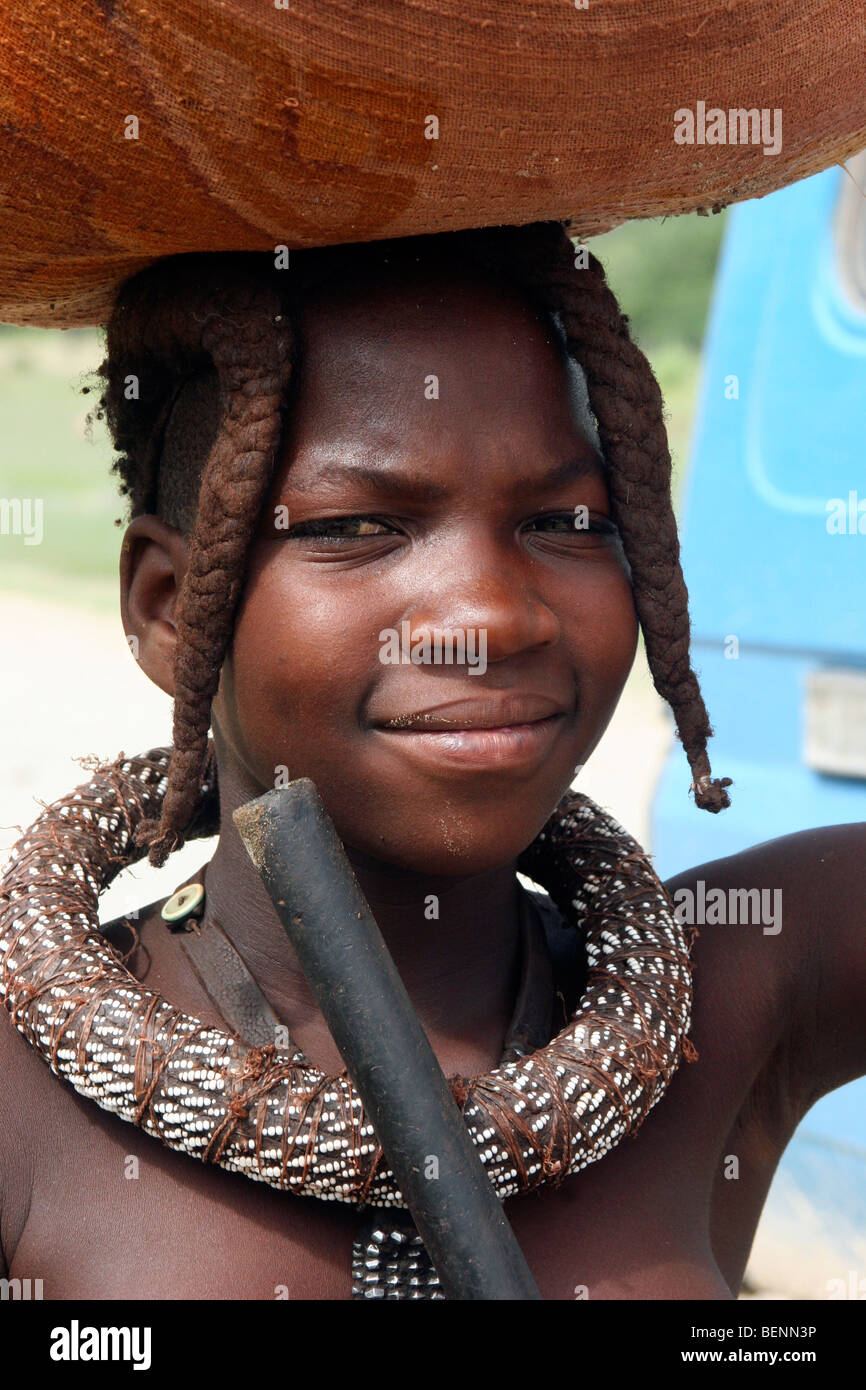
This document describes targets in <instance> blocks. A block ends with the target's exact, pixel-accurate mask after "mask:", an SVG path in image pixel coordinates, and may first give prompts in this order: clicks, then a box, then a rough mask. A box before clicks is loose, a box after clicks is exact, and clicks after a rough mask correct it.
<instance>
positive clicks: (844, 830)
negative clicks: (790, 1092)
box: [666, 822, 866, 1113]
mask: <svg viewBox="0 0 866 1390" xmlns="http://www.w3.org/2000/svg"><path fill="white" fill-rule="evenodd" d="M666 887H667V889H668V891H669V893H670V894H671V897H672V899H673V902H674V906H675V909H676V911H677V914H678V916H679V917H680V920H681V921H684V922H689V923H692V924H694V925H695V926H696V927H697V928H698V932H699V938H698V942H697V945H696V948H695V955H696V960H697V961H698V962H699V963H703V964H704V965H708V966H709V968H710V969H711V970H712V971H713V973H714V975H715V978H716V979H717V980H718V979H719V977H720V976H721V977H724V978H725V980H726V981H727V982H728V983H729V984H730V985H731V986H732V987H736V988H738V989H739V990H740V991H741V992H742V993H744V994H745V995H748V994H749V992H753V993H760V995H761V999H762V1007H765V1008H768V1007H769V1008H772V1010H773V1012H774V1014H775V1016H776V1017H777V1018H778V1019H779V1026H780V1028H781V1029H782V1030H783V1032H784V1036H785V1038H787V1039H788V1040H789V1041H790V1042H791V1044H792V1046H794V1047H796V1051H797V1053H798V1056H799V1057H800V1058H801V1059H802V1062H801V1064H800V1066H798V1074H799V1076H800V1078H801V1084H802V1086H803V1088H804V1093H803V1096H802V1098H801V1099H802V1103H803V1106H804V1113H805V1110H806V1109H808V1108H809V1106H811V1105H812V1104H814V1102H815V1101H816V1100H818V1099H819V1097H820V1096H821V1095H824V1094H826V1092H827V1091H831V1090H834V1089H835V1088H836V1087H837V1086H841V1085H844V1084H845V1083H846V1082H847V1081H851V1080H854V1079H855V1078H856V1077H858V1076H862V1075H863V1074H864V1073H866V1010H864V1008H863V1000H864V998H866V823H862V822H857V823H854V824H846V825H831V826H821V827H818V828H815V829H810V830H802V831H799V832H797V833H796V834H792V835H784V836H781V837H779V838H777V839H773V840H767V841H764V842H763V843H761V844H758V845H754V846H752V847H750V848H749V849H746V850H743V851H741V852H740V853H737V854H732V855H729V856H727V857H726V858H723V859H718V860H714V861H711V862H708V863H705V864H701V865H699V866H697V867H695V868H692V869H688V870H685V871H684V872H682V873H680V874H677V875H676V876H675V877H674V878H671V879H668V880H667V883H666Z"/></svg>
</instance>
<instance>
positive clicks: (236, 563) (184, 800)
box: [108, 258, 292, 866]
mask: <svg viewBox="0 0 866 1390" xmlns="http://www.w3.org/2000/svg"><path fill="white" fill-rule="evenodd" d="M243 261H244V258H240V260H238V261H235V262H234V263H232V264H227V265H224V266H222V267H221V268H220V271H219V275H218V277H217V278H216V279H215V281H212V282H211V284H209V285H207V287H206V290H203V289H199V288H198V287H197V286H196V284H195V283H194V284H193V285H192V286H190V287H189V288H187V287H185V286H184V284H183V280H182V277H180V278H179V279H178V281H177V282H176V283H175V285H173V286H172V287H170V288H167V286H166V282H165V276H164V273H162V274H159V276H158V284H159V293H158V295H155V294H153V292H152V286H151V285H150V283H149V278H150V277H149V276H148V273H147V272H144V273H143V274H142V275H141V276H139V277H136V279H135V280H134V281H130V282H128V283H127V285H126V286H125V287H124V298H123V301H122V303H120V304H119V305H118V307H117V309H116V311H115V315H114V317H113V319H112V325H111V333H113V334H114V335H115V336H116V337H117V338H118V340H119V346H117V347H115V346H114V345H113V344H112V341H111V334H110V335H109V342H108V348H109V359H110V360H117V354H119V353H121V352H122V344H123V343H125V342H132V343H134V344H135V347H136V353H137V355H138V356H139V357H141V358H142V359H143V360H144V361H145V362H146V361H147V360H148V359H150V360H153V361H155V362H157V363H159V362H161V363H171V362H172V361H174V362H175V363H177V362H178V361H179V360H180V359H184V360H186V361H187V362H189V361H191V360H195V359H197V358H198V359H201V358H205V359H208V360H209V361H210V362H212V363H213V366H214V367H215V368H216V370H217V372H218V375H219V382H220V396H221V405H222V422H221V425H220V429H219V431H218V434H217V437H216V441H215V443H214V447H213V449H212V451H211V453H210V456H209V458H208V460H207V463H206V465H205V468H204V473H203V477H202V484H201V491H200V493H199V503H198V512H197V515H196V520H195V525H194V527H193V531H192V535H191V537H190V540H189V563H188V568H187V572H186V575H185V577H184V580H183V584H182V586H181V589H180V593H179V596H178V600H177V604H176V608H175V623H176V626H177V645H176V656H175V698H174V725H173V753H172V759H171V765H170V768H169V774H168V788H167V790H166V795H165V801H164V803H163V807H162V814H161V818H160V820H159V822H158V823H157V822H154V821H145V822H144V824H143V825H142V827H141V828H140V831H139V843H144V844H149V846H150V854H149V858H150V862H151V863H152V864H153V865H155V866H159V865H161V864H163V863H164V862H165V860H166V858H167V857H168V855H169V854H170V853H171V852H172V850H174V849H176V848H178V847H179V846H180V845H181V844H182V843H183V834H184V831H185V829H186V828H187V826H188V825H189V823H190V821H191V820H192V818H193V815H194V813H195V809H196V805H197V802H198V799H199V796H200V790H201V781H202V775H203V771H204V767H205V761H206V757H207V739H208V730H209V728H210V711H211V702H212V700H213V697H214V695H215V694H216V691H217V687H218V685H219V678H220V670H221V667H222V663H223V659H224V656H225V653H226V650H227V648H228V644H229V640H230V637H231V632H232V627H233V623H234V617H235V611H236V609H237V604H238V600H239V598H240V595H241V589H242V585H243V580H244V574H245V569H246V559H247V553H248V550H249V545H250V538H251V536H252V533H253V529H254V527H255V525H256V521H257V519H258V516H259V513H260V511H261V506H262V502H263V500H264V497H265V495H266V492H267V488H268V485H269V483H270V479H271V475H272V471H273V466H274V462H275V459H276V455H277V451H278V448H279V443H280V437H281V426H282V415H281V408H282V406H283V403H284V400H285V394H286V388H287V385H288V380H289V376H290V374H291V365H292V355H291V348H292V333H291V328H290V324H289V320H288V316H287V315H286V314H285V313H284V312H283V304H282V300H281V298H280V296H279V294H278V292H277V289H276V287H275V286H274V285H273V284H270V283H267V282H265V281H263V280H262V277H261V276H258V277H253V276H250V275H249V274H248V273H246V271H245V267H244V264H243ZM156 269H157V271H159V270H160V268H159V267H157V268H156ZM165 414H166V410H165V407H163V409H162V410H161V411H160V412H159V415H158V416H157V418H156V421H155V424H154V428H156V429H158V428H159V424H160V420H161V421H162V423H163V424H164V419H165ZM152 481H153V480H152V479H148V480H147V485H148V487H151V486H152Z"/></svg>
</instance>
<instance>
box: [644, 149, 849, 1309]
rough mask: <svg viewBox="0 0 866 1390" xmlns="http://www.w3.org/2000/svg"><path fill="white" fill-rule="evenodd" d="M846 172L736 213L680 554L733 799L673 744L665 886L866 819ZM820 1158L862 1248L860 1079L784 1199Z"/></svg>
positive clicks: (664, 828) (663, 800)
mask: <svg viewBox="0 0 866 1390" xmlns="http://www.w3.org/2000/svg"><path fill="white" fill-rule="evenodd" d="M848 167H849V170H850V175H849V173H848V172H846V171H845V170H843V169H841V168H835V169H831V170H828V171H826V172H825V173H822V174H820V175H817V176H816V177H814V178H810V179H807V180H805V181H804V182H801V183H798V184H794V185H792V186H791V187H789V188H786V189H784V190H782V191H780V192H777V193H774V194H772V195H770V196H769V197H767V198H764V199H761V200H758V201H755V202H751V203H744V204H741V205H739V206H737V207H735V208H733V209H732V210H731V211H730V212H729V213H728V214H727V216H728V219H729V220H728V224H727V228H726V235H725V239H724V243H723V247H722V253H721V258H720V263H719V270H718V273H717V278H716V285H715V292H714V299H713V305H712V309H711V314H710V320H709V326H708V333H707V338H706V342H705V348H704V359H703V375H702V383H701V393H700V405H699V412H698V417H697V426H696V431H695V436H694V441H693V449H692V459H691V468H690V476H689V480H688V491H687V498H686V503H685V507H684V516H683V526H682V541H683V557H682V558H683V569H684V572H685V576H686V582H687V584H688V587H689V594H690V599H691V612H692V623H693V661H694V665H695V668H696V670H697V671H698V673H699V675H700V679H701V685H702V688H703V692H704V696H705V699H706V702H707V706H708V709H709V712H710V718H711V720H712V722H713V725H714V727H715V730H716V737H715V738H714V739H713V740H712V743H711V745H710V754H711V761H712V767H713V772H714V775H716V776H730V777H732V778H733V780H734V786H733V788H732V789H731V790H732V805H731V807H730V809H729V810H727V811H724V812H722V813H721V814H720V815H718V816H708V815H702V814H701V813H700V812H698V811H696V810H695V807H694V805H693V803H692V801H691V799H690V798H688V797H687V796H686V794H685V793H686V787H685V786H684V779H683V766H684V764H683V758H682V751H681V749H680V748H679V745H676V746H675V748H674V749H673V751H672V752H671V755H670V757H669V759H668V762H667V764H666V766H665V769H664V772H663V775H662V778H661V782H660V785H659V788H658V791H657V796H656V801H655V806H654V817H653V834H652V844H653V849H654V853H655V858H656V867H657V869H658V871H659V873H660V874H661V875H662V877H665V876H667V875H669V874H672V873H675V872H678V871H680V870H682V869H684V868H685V867H687V866H689V865H698V864H701V863H704V862H706V861H707V860H712V859H717V858H719V857H721V856H724V855H727V854H732V853H735V852H737V851H739V850H742V849H745V848H746V847H747V846H749V845H753V844H757V843H759V842H761V841H764V840H768V839H773V838H775V837H776V836H779V835H785V834H788V833H789V832H792V831H797V830H803V829H806V828H807V827H810V826H820V825H831V824H838V823H840V822H846V821H864V820H866V153H864V154H862V155H860V156H858V157H857V158H856V159H855V160H852V161H850V162H849V166H848ZM858 185H859V187H858ZM861 190H862V191H861ZM864 873H866V864H864ZM864 949H866V948H864ZM814 1142H820V1143H823V1144H824V1146H825V1147H826V1146H827V1145H830V1144H832V1145H834V1146H836V1148H835V1150H834V1151H835V1152H836V1153H837V1154H839V1155H840V1158H839V1165H840V1166H839V1170H838V1171H839V1173H841V1172H842V1170H843V1169H844V1170H845V1173H846V1174H847V1176H846V1177H845V1178H844V1179H843V1180H842V1185H843V1186H847V1185H850V1186H851V1193H852V1200H848V1201H847V1202H846V1204H845V1211H844V1221H845V1223H846V1224H847V1226H849V1227H850V1226H851V1223H852V1221H853V1222H855V1223H856V1222H860V1223H862V1224H861V1228H860V1229H861V1235H862V1236H863V1237H864V1238H866V1078H864V1079H861V1080H860V1081H857V1082H855V1083H853V1084H852V1085H850V1086H847V1087H844V1088H843V1089H842V1090H839V1091H836V1092H834V1093H833V1094H831V1095H829V1096H827V1097H825V1098H824V1099H823V1100H822V1101H820V1102H819V1103H818V1104H817V1105H816V1106H815V1107H814V1108H813V1109H812V1110H811V1111H810V1112H809V1114H808V1115H807V1117H806V1118H805V1120H804V1121H803V1124H802V1126H801V1127H800V1130H798V1133H797V1136H795V1139H794V1140H793V1141H792V1143H791V1145H790V1146H789V1148H788V1150H787V1152H786V1155H785V1158H784V1160H783V1163H782V1166H781V1168H780V1170H779V1176H778V1178H777V1183H781V1184H782V1185H783V1186H784V1184H785V1183H786V1182H789V1181H790V1180H791V1178H792V1175H793V1174H795V1173H796V1175H797V1178H798V1181H799V1182H800V1185H801V1187H802V1185H803V1183H804V1182H805V1183H813V1182H814V1171H813V1170H814V1162H813V1160H814V1156H815V1155H814V1151H813V1150H810V1149H809V1148H808V1146H809V1144H810V1143H812V1144H813V1145H814ZM804 1145H805V1146H806V1147H804ZM840 1145H842V1146H843V1147H842V1148H840V1147H839V1146H840ZM843 1149H844V1158H843V1157H841V1155H842V1152H843ZM827 1152H828V1153H829V1149H828V1150H827ZM810 1155H811V1156H810ZM825 1157H826V1155H825ZM828 1163H829V1160H827V1163H824V1164H823V1168H824V1170H825V1179H824V1181H825V1182H826V1172H827V1171H829V1170H828V1167H827V1164H828ZM818 1166H819V1168H820V1167H822V1165H821V1164H819V1165H818ZM830 1166H832V1165H830ZM852 1174H853V1175H855V1176H852ZM857 1188H859V1192H860V1198H859V1201H860V1206H859V1216H857V1215H856V1208H857V1201H856V1200H855V1199H854V1198H853V1194H854V1192H855V1191H856V1189H857ZM774 1190H775V1186H774ZM811 1190H813V1191H814V1186H813V1187H812V1189H811ZM831 1200H832V1199H831V1197H830V1195H829V1193H828V1194H826V1196H825V1197H824V1198H823V1199H822V1201H823V1204H824V1208H825V1210H829V1208H828V1205H827V1204H828V1203H829V1202H831ZM837 1216H838V1217H839V1219H840V1220H841V1219H842V1214H841V1211H840V1212H837V1213H836V1215H835V1216H832V1215H831V1222H832V1221H835V1219H836V1217H837ZM864 1296H866V1295H864Z"/></svg>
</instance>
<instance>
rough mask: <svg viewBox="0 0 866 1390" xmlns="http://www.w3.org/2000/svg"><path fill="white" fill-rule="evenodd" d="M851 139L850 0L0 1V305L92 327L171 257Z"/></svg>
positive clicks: (790, 161) (699, 181) (856, 5)
mask: <svg viewBox="0 0 866 1390" xmlns="http://www.w3.org/2000/svg"><path fill="white" fill-rule="evenodd" d="M283 5H287V8H282V6H283ZM700 103H703V110H704V116H703V119H702V117H701V106H700ZM714 110H716V111H719V112H720V113H721V114H722V116H723V118H724V128H723V127H722V126H720V124H719V120H718V117H712V116H711V115H710V113H711V112H712V111H714ZM738 110H742V111H743V112H746V111H749V110H753V111H755V112H756V113H758V116H760V113H761V112H766V113H767V114H766V116H765V118H764V119H765V121H766V122H767V125H766V129H767V131H772V138H771V140H770V142H769V144H768V143H767V142H766V140H765V139H763V138H761V137H760V136H759V140H758V143H751V136H752V134H754V133H755V132H754V131H752V130H751V129H749V130H748V135H749V138H750V142H749V143H743V138H744V137H745V136H746V133H747V127H749V126H750V124H751V122H750V121H745V122H744V123H743V125H742V126H741V125H740V124H739V121H740V118H738V117H729V113H731V112H736V111H738ZM683 112H691V113H692V119H693V121H694V126H695V128H694V129H693V131H692V135H693V137H694V138H693V141H692V142H688V141H687V140H684V139H683V137H684V136H688V134H689V130H688V119H687V117H686V116H684V115H683V114H682V113H683ZM678 113H679V114H678ZM774 113H781V114H780V115H775V114H774ZM779 122H781V126H780V128H779ZM774 123H775V124H774ZM720 134H724V136H725V143H713V142H712V141H714V140H717V139H718V137H719V135H720ZM702 135H703V136H704V142H703V143H701V136H702ZM778 135H780V136H781V141H780V142H779V141H778V138H777V136H778ZM437 136H438V138H435V137H437ZM732 136H734V137H736V140H735V142H734V143H731V138H730V137H732ZM678 137H679V138H678ZM777 146H778V147H777ZM863 146H866V0H585V4H584V0H577V3H575V0H6V4H5V5H4V7H3V8H2V10H0V320H5V321H8V322H14V323H32V324H41V325H59V326H71V325H76V324H92V323H98V322H102V321H104V320H105V318H106V316H107V314H108V312H109V310H110V307H111V302H112V297H113V294H114V292H115V289H116V286H117V284H118V282H119V281H120V280H121V279H123V278H124V277H125V276H126V275H128V274H130V273H131V272H132V271H134V270H136V269H139V268H140V267H142V266H144V265H146V264H148V262H150V261H152V260H154V259H156V258H157V257H159V256H162V255H166V254H168V253H170V252H177V251H193V250H232V249H234V250H243V249H246V250H257V249H267V248H272V247H275V246H282V245H285V246H288V247H300V246H308V245H316V244H326V243H331V242H346V241H359V240H373V239H378V238H382V237H393V236H401V235H408V234H415V233H419V232H428V231H440V230H446V229H449V228H463V227H470V226H485V225H490V224H496V223H504V222H509V223H524V222H531V221H534V220H536V219H539V218H553V217H557V218H566V217H571V218H572V219H573V225H574V230H575V232H576V233H579V234H582V235H589V234H592V233H595V232H599V231H602V230H605V229H607V228H609V227H612V226H614V225H616V224H617V223H619V222H622V221H625V220H626V219H628V218H634V217H655V216H658V215H660V214H672V213H678V212H685V211H689V210H692V209H695V208H698V209H707V210H709V209H711V208H714V207H715V208H717V207H719V206H722V205H724V204H726V203H729V202H733V201H737V200H739V199H742V198H751V197H757V196H760V195H762V194H765V193H768V192H769V191H771V190H772V189H774V188H778V187H780V186H781V185H783V184H785V183H790V182H791V181H793V180H795V179H799V178H802V177H804V176H805V175H807V174H810V173H813V172H815V171H817V170H819V169H822V168H826V167H827V166H828V165H830V164H833V163H835V162H840V161H842V160H844V159H846V158H847V157H848V156H849V155H851V154H853V153H854V152H855V151H856V150H858V149H860V148H861V147H863Z"/></svg>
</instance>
